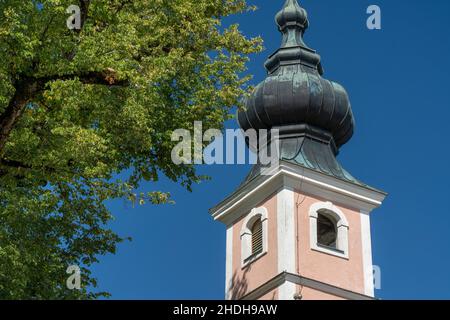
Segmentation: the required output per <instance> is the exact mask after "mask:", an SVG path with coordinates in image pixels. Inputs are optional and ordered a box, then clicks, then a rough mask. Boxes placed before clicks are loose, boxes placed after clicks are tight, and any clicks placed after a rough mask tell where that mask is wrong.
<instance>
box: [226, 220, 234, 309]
mask: <svg viewBox="0 0 450 320" xmlns="http://www.w3.org/2000/svg"><path fill="white" fill-rule="evenodd" d="M226 241H227V248H226V270H225V300H230V299H231V296H232V294H231V289H232V288H233V225H230V226H228V228H227V240H226Z"/></svg>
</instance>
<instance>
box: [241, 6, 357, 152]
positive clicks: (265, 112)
mask: <svg viewBox="0 0 450 320" xmlns="http://www.w3.org/2000/svg"><path fill="white" fill-rule="evenodd" d="M275 21H276V23H277V25H278V29H279V31H280V32H281V33H282V35H283V38H282V43H281V46H280V48H279V49H278V50H277V51H276V52H275V53H273V54H272V55H271V56H270V57H269V58H268V59H267V61H266V63H265V68H266V69H267V72H268V76H267V78H266V79H265V80H264V81H263V82H261V83H260V84H259V85H258V86H256V88H255V90H254V91H253V93H252V94H251V96H250V97H248V98H247V101H246V108H245V110H244V111H240V112H238V122H239V125H240V127H241V128H242V129H243V130H247V129H256V130H259V129H272V128H277V129H280V134H281V137H282V134H283V131H284V130H283V128H289V130H288V131H289V132H290V134H292V133H296V132H297V133H301V132H304V129H305V128H310V129H311V128H313V129H312V130H309V131H317V130H319V131H323V132H324V133H325V134H328V135H330V136H331V138H332V140H333V141H332V142H331V144H332V145H333V148H332V149H333V153H335V154H337V153H338V150H339V147H341V146H342V145H343V144H345V143H346V142H348V141H349V140H350V138H351V137H352V135H353V130H354V118H353V113H352V110H351V106H350V101H349V98H348V95H347V92H346V91H345V89H344V88H343V87H342V86H341V85H339V84H338V83H336V82H333V81H329V80H326V79H324V78H323V77H322V75H323V70H322V65H321V62H320V60H321V59H320V56H319V55H318V54H317V53H316V51H315V50H313V49H311V48H309V47H308V46H307V45H306V44H305V42H304V40H303V35H304V33H305V31H306V29H307V28H308V26H309V21H308V16H307V13H306V11H305V9H303V8H302V7H300V5H299V4H298V2H297V0H287V1H286V3H285V4H284V7H283V9H281V11H280V12H278V14H277V15H276V18H275ZM295 128H298V129H295ZM296 130H297V131H296Z"/></svg>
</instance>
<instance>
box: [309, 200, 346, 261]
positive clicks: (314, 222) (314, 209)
mask: <svg viewBox="0 0 450 320" xmlns="http://www.w3.org/2000/svg"><path fill="white" fill-rule="evenodd" d="M309 221H310V246H311V249H312V250H315V251H321V252H324V253H328V254H331V255H335V256H338V257H341V258H346V259H348V228H349V226H348V222H347V219H346V218H345V215H344V213H343V212H342V211H341V210H340V209H339V208H338V207H336V206H335V205H333V204H332V203H331V202H317V203H314V204H313V205H312V206H311V207H310V209H309Z"/></svg>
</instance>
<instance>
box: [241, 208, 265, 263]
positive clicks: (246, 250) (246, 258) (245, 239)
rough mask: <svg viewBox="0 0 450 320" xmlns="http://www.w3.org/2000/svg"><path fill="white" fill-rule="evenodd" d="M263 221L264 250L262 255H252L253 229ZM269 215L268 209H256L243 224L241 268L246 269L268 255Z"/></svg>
mask: <svg viewBox="0 0 450 320" xmlns="http://www.w3.org/2000/svg"><path fill="white" fill-rule="evenodd" d="M258 219H261V222H262V238H263V239H262V240H263V250H262V251H261V253H259V254H257V255H252V231H251V228H252V227H253V224H254V223H255V222H256V221H257V220H258ZM268 232H269V230H268V214H267V209H266V208H264V207H259V208H254V209H252V211H251V212H250V213H249V214H248V215H247V217H246V218H245V220H244V223H243V224H242V228H241V233H240V236H241V266H242V268H244V267H246V266H247V265H248V264H250V263H252V262H253V261H255V260H257V259H259V258H260V257H262V256H263V255H265V254H266V253H267V250H268V247H269V243H268V239H269V234H268Z"/></svg>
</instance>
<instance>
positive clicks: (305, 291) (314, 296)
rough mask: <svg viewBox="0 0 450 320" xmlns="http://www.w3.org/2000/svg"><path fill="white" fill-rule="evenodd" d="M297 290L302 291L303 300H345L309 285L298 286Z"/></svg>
mask: <svg viewBox="0 0 450 320" xmlns="http://www.w3.org/2000/svg"><path fill="white" fill-rule="evenodd" d="M297 292H301V294H302V300H344V299H343V298H341V297H338V296H334V295H332V294H329V293H325V292H322V291H319V290H316V289H311V288H308V287H300V286H297Z"/></svg>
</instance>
